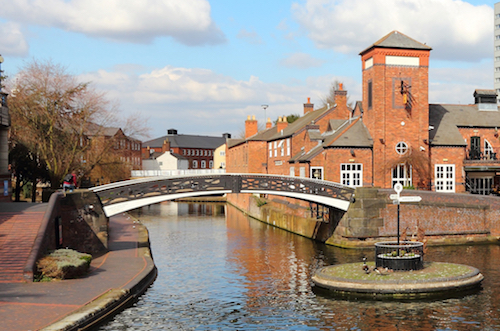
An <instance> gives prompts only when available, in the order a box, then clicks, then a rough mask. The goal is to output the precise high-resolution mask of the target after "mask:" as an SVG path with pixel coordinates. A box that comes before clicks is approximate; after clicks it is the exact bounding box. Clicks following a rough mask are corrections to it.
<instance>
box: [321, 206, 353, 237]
mask: <svg viewBox="0 0 500 331" xmlns="http://www.w3.org/2000/svg"><path fill="white" fill-rule="evenodd" d="M318 207H319V206H318ZM322 208H323V209H326V210H327V213H324V214H323V215H324V217H327V219H326V220H324V221H322V219H317V222H316V228H315V229H314V237H313V239H315V240H318V241H321V242H325V241H327V240H328V238H330V237H331V236H332V235H333V233H334V232H335V229H337V226H338V225H339V223H340V220H341V219H342V217H343V216H344V214H345V211H343V210H339V209H336V208H331V207H325V206H322Z"/></svg>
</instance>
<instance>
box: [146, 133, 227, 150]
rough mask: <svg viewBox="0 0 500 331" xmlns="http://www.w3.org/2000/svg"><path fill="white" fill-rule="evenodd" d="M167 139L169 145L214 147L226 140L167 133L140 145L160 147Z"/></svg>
mask: <svg viewBox="0 0 500 331" xmlns="http://www.w3.org/2000/svg"><path fill="white" fill-rule="evenodd" d="M167 138H168V140H169V142H170V147H178V148H206V149H216V148H217V147H219V146H220V145H222V144H224V143H225V142H226V138H224V137H222V136H221V137H213V136H198V135H188V134H169V135H166V136H163V137H160V138H156V139H152V140H148V141H145V142H143V143H142V147H148V146H149V147H151V148H155V147H162V146H163V142H164V141H165V139H167Z"/></svg>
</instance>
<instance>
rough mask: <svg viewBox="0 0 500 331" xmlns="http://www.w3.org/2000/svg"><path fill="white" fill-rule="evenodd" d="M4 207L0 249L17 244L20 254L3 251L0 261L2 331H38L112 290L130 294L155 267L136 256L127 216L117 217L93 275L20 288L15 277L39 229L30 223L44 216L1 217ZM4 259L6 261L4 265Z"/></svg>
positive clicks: (133, 230) (133, 233) (133, 232)
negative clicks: (106, 247)
mask: <svg viewBox="0 0 500 331" xmlns="http://www.w3.org/2000/svg"><path fill="white" fill-rule="evenodd" d="M2 205H3V204H0V217H1V218H0V222H1V224H0V242H1V243H2V247H3V245H4V244H5V245H6V246H7V244H8V245H9V247H11V248H12V247H13V245H14V244H15V243H16V241H17V242H18V243H19V244H20V245H21V247H23V248H19V249H18V250H9V249H5V251H9V252H3V253H1V254H4V255H0V259H1V260H2V262H1V263H2V265H1V266H0V274H6V276H4V277H5V278H4V280H3V281H1V282H0V321H1V322H0V331H1V330H9V331H16V330H38V329H40V328H43V327H47V326H49V325H51V324H53V323H55V322H56V321H58V320H60V319H61V318H64V317H65V316H67V315H70V314H71V313H72V312H74V311H76V310H78V309H80V308H82V307H84V306H85V305H86V304H88V303H89V302H91V301H92V300H94V299H96V298H98V297H100V296H101V295H102V294H104V293H106V292H107V291H109V290H110V289H131V287H132V286H134V284H136V283H137V282H138V281H140V280H142V279H143V278H145V277H146V276H147V275H148V273H149V272H150V271H151V268H152V267H154V264H153V262H152V260H151V259H147V258H145V257H144V255H143V254H138V250H139V249H140V248H139V245H138V240H139V231H138V229H137V228H136V225H135V224H134V223H133V220H132V219H130V218H129V217H128V216H126V215H117V216H114V217H112V218H110V222H109V228H110V230H109V250H110V251H109V252H108V253H107V254H105V255H103V256H100V257H97V258H95V259H93V260H92V263H91V272H90V273H89V274H88V275H87V276H86V277H83V278H79V279H71V280H63V281H53V282H46V283H26V282H22V281H21V280H20V279H21V278H22V271H21V273H20V275H21V276H20V277H19V276H18V270H19V266H22V267H21V269H22V268H24V264H26V261H25V258H24V254H25V253H24V252H25V251H27V248H26V247H28V246H29V244H28V241H29V240H34V237H33V234H32V233H35V236H36V231H34V228H37V230H38V227H39V224H38V225H37V223H36V222H34V219H35V218H41V217H39V216H40V214H41V215H42V216H43V212H42V211H41V210H32V209H29V210H30V211H29V212H28V209H25V210H24V211H22V212H20V213H16V212H11V213H10V215H9V212H8V211H2ZM40 206H44V205H43V204H40ZM26 207H28V206H26ZM18 212H19V211H18ZM23 224H24V226H23ZM30 238H33V239H30ZM31 245H32V243H31ZM0 252H1V251H0ZM15 252H17V253H15ZM15 254H17V259H16V258H15ZM21 254H22V255H21ZM28 254H29V253H28ZM7 255H8V256H9V258H8V259H7V258H6V260H5V261H3V260H4V256H5V257H6V256H7Z"/></svg>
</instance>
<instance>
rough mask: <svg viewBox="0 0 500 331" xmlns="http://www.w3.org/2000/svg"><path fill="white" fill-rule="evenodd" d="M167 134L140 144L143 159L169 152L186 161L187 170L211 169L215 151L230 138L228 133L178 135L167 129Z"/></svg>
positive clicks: (173, 130) (175, 131)
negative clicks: (219, 134)
mask: <svg viewBox="0 0 500 331" xmlns="http://www.w3.org/2000/svg"><path fill="white" fill-rule="evenodd" d="M167 133H168V134H167V135H166V136H163V137H160V138H156V139H153V140H149V141H145V142H144V143H143V144H142V158H143V159H155V158H156V157H158V156H160V155H162V154H163V153H165V152H167V151H170V153H171V154H172V155H176V156H178V158H183V159H187V160H188V169H212V168H213V166H214V162H213V161H214V151H215V149H216V148H217V147H219V146H220V145H222V144H224V143H225V142H226V138H230V137H231V135H230V134H228V133H224V134H223V135H222V136H220V137H210V136H199V135H187V134H178V133H177V130H175V129H169V130H168V131H167Z"/></svg>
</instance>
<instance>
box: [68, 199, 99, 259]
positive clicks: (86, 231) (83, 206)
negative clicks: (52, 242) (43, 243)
mask: <svg viewBox="0 0 500 331" xmlns="http://www.w3.org/2000/svg"><path fill="white" fill-rule="evenodd" d="M60 208H61V221H62V224H61V226H62V244H61V247H68V248H71V249H74V250H77V251H79V252H83V253H89V254H92V255H94V254H99V253H101V252H105V251H107V248H108V218H107V217H106V215H105V213H104V210H103V208H102V204H101V201H100V200H99V197H98V196H97V195H96V194H95V193H94V192H92V191H88V190H75V191H73V192H71V193H66V196H65V197H64V198H63V199H62V200H61V207H60Z"/></svg>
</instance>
